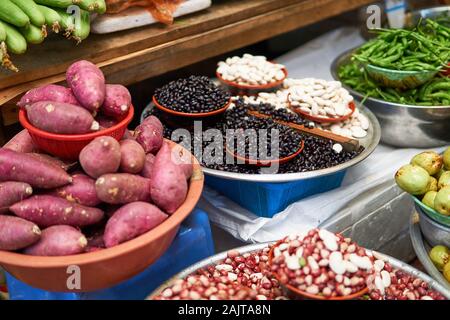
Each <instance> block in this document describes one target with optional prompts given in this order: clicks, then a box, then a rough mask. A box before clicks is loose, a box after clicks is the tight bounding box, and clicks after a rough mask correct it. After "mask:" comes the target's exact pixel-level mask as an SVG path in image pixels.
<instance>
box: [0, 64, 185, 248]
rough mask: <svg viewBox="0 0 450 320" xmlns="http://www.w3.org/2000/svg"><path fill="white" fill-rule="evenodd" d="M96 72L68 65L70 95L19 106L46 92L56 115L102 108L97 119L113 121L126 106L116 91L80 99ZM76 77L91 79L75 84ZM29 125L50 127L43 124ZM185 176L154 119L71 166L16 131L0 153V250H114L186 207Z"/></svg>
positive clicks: (181, 155)
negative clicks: (180, 208)
mask: <svg viewBox="0 0 450 320" xmlns="http://www.w3.org/2000/svg"><path fill="white" fill-rule="evenodd" d="M98 71H99V70H98V69H94V68H92V69H91V67H90V65H89V64H86V63H85V62H80V63H78V64H77V63H75V64H74V66H72V67H71V68H69V70H68V71H67V80H68V83H69V85H70V86H71V90H70V89H65V92H66V93H67V92H70V94H73V96H72V97H69V95H61V94H60V93H57V92H56V91H51V90H50V91H45V90H44V91H43V92H40V93H39V92H32V93H30V92H29V93H27V94H26V95H25V96H24V98H22V100H21V103H20V104H21V107H25V108H28V107H29V106H34V107H35V108H38V107H37V106H39V107H40V104H41V103H42V101H39V100H40V98H42V96H45V95H47V94H50V93H49V92H52V93H51V97H49V96H46V99H47V98H51V99H54V100H59V102H58V103H59V104H56V103H54V101H53V102H52V103H51V104H53V105H55V106H56V105H58V106H63V107H62V108H63V109H61V110H63V111H62V113H61V114H59V116H61V115H62V114H63V113H64V112H65V111H67V110H66V109H64V108H65V106H67V105H70V106H71V107H73V106H74V107H76V108H79V109H82V110H83V111H86V112H87V114H89V115H91V114H92V112H96V111H98V110H108V111H104V112H102V113H103V116H105V115H108V116H110V117H115V119H118V118H120V117H121V116H123V112H125V111H124V109H125V108H124V107H122V106H123V104H122V102H123V101H125V100H128V97H125V96H123V95H122V94H121V93H120V90H116V89H115V88H112V89H111V90H110V91H108V90H106V92H105V94H104V95H101V94H98V92H96V93H95V94H94V92H93V91H89V92H91V93H92V94H88V97H87V96H86V97H84V96H83V99H82V98H81V96H80V95H82V92H86V88H87V87H89V88H93V87H95V86H96V85H98V84H100V83H104V77H103V75H102V74H101V72H100V73H99V72H98ZM82 73H84V74H87V73H88V74H89V76H90V80H89V81H88V80H85V81H83V80H80V78H79V76H80V75H81V74H82ZM83 87H84V88H85V89H82V88H83ZM58 90H59V89H58ZM44 92H45V93H44ZM61 92H62V91H61ZM63 96H64V98H63ZM118 101H119V102H118ZM121 101H122V102H121ZM75 102H76V103H78V102H79V103H78V106H76V105H75V104H74V103H75ZM42 108H43V109H44V110H45V109H46V108H48V105H47V106H44V107H42ZM29 110H31V109H27V111H29ZM41 111H42V110H41ZM52 112H53V111H52ZM58 112H59V111H58ZM30 121H31V120H30ZM36 123H40V124H42V123H46V126H47V127H48V126H51V121H50V120H48V119H42V120H39V121H37V122H36ZM57 126H59V127H63V125H62V124H60V123H59V124H57ZM54 127H56V124H55V126H54ZM191 175H192V163H191V158H190V154H188V156H187V155H186V154H185V150H184V149H180V148H172V147H171V145H170V144H169V143H167V142H164V139H163V126H162V124H161V122H160V121H159V120H158V119H157V118H156V117H153V116H152V117H149V118H147V119H146V120H145V122H143V123H142V124H141V125H139V126H138V127H137V128H136V130H135V131H134V132H133V134H131V133H130V132H129V133H128V134H126V135H125V136H124V137H123V138H122V139H121V140H120V141H117V140H115V139H114V138H112V137H109V136H100V137H98V138H96V139H94V140H93V141H91V142H90V143H89V144H88V145H87V146H86V147H85V148H84V149H83V150H82V151H81V153H80V155H79V161H78V162H75V163H67V162H65V161H63V160H61V159H57V158H54V157H52V156H50V155H47V154H43V153H41V152H40V151H39V150H38V148H37V147H36V146H35V145H34V144H33V140H32V139H31V137H30V135H29V134H28V132H27V131H26V130H23V131H21V132H20V133H18V134H17V135H16V136H15V137H13V138H12V139H11V141H9V142H8V143H7V144H6V145H4V146H3V147H2V148H1V149H0V250H7V251H17V252H21V253H24V254H29V255H39V256H63V255H72V254H79V253H84V252H93V251H98V250H102V249H105V248H109V247H113V246H116V245H118V244H120V243H123V242H125V241H128V240H131V239H133V238H136V237H138V236H140V235H142V234H144V233H146V232H148V231H150V230H152V229H153V228H155V227H156V226H158V225H159V224H161V223H162V222H163V221H164V220H166V219H167V218H168V217H169V216H170V215H171V214H173V213H174V212H175V211H176V210H177V209H178V208H179V207H180V206H181V205H182V204H183V202H184V201H185V198H186V195H187V192H188V180H189V179H190V177H191Z"/></svg>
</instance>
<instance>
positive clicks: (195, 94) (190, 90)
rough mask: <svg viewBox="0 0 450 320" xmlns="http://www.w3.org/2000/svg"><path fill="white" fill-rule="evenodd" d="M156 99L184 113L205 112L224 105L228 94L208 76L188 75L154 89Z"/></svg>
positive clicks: (228, 97) (228, 98) (227, 99)
mask: <svg viewBox="0 0 450 320" xmlns="http://www.w3.org/2000/svg"><path fill="white" fill-rule="evenodd" d="M155 97H156V100H157V101H158V102H159V103H160V104H161V105H163V106H164V107H166V108H168V109H172V110H174V111H178V112H186V113H205V112H211V111H214V110H218V109H220V108H222V107H224V106H225V105H226V104H227V103H228V101H229V100H230V94H229V93H228V92H226V91H224V90H222V89H221V88H219V87H218V86H216V85H215V84H214V82H212V81H211V80H210V79H209V78H208V77H201V76H190V77H189V78H183V79H178V80H175V81H172V82H169V83H168V84H166V85H165V86H163V87H162V88H159V89H157V90H156V91H155Z"/></svg>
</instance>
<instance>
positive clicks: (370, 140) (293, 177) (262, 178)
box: [141, 104, 381, 183]
mask: <svg viewBox="0 0 450 320" xmlns="http://www.w3.org/2000/svg"><path fill="white" fill-rule="evenodd" d="M152 107H153V105H152V104H150V105H148V106H147V107H146V108H145V109H144V111H143V112H142V115H141V122H142V120H143V115H144V114H145V113H146V112H148V110H149V109H151V108H152ZM358 108H359V111H360V112H362V113H363V114H364V115H365V116H367V117H368V119H369V122H370V127H369V130H368V134H367V136H366V137H365V138H363V139H359V142H360V144H361V145H362V146H363V147H364V151H363V152H361V154H359V155H358V156H357V157H355V158H353V159H352V160H350V161H347V162H345V163H342V164H340V165H337V166H334V167H331V168H327V169H322V170H316V171H309V172H299V173H285V174H244V173H234V172H227V171H220V170H213V169H209V168H205V167H202V169H203V172H204V173H205V175H210V176H213V177H218V178H222V179H228V180H237V181H251V182H269V183H282V182H291V181H300V180H306V179H312V178H317V177H321V176H327V175H330V174H334V173H337V172H340V171H343V170H346V169H348V168H350V167H353V166H354V165H356V164H358V163H360V162H361V161H363V160H364V159H366V158H367V157H368V156H369V155H370V154H371V153H372V152H373V151H374V150H375V148H376V147H377V146H378V143H379V142H380V138H381V128H380V123H379V122H378V120H377V118H376V117H375V115H374V114H373V113H372V112H371V111H370V110H369V109H368V108H366V107H365V106H363V105H361V104H358Z"/></svg>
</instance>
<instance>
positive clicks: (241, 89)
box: [216, 69, 288, 96]
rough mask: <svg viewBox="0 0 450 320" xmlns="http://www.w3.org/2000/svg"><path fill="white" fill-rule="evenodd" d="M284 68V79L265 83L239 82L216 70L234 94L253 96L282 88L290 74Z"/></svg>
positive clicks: (220, 79)
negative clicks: (230, 79) (223, 76)
mask: <svg viewBox="0 0 450 320" xmlns="http://www.w3.org/2000/svg"><path fill="white" fill-rule="evenodd" d="M282 70H283V72H284V78H283V79H281V80H278V81H275V82H271V83H268V84H264V85H253V84H238V83H236V82H233V81H228V80H225V79H224V78H222V75H221V74H220V73H218V72H216V77H217V79H219V81H220V82H221V83H222V84H223V85H224V86H225V87H226V88H227V89H228V91H230V92H231V93H232V94H235V95H241V96H242V95H247V96H253V95H257V94H258V93H260V92H271V91H275V90H278V89H279V88H281V85H282V84H283V82H284V80H285V79H286V78H287V76H288V71H287V70H286V69H282Z"/></svg>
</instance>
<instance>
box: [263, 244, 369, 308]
mask: <svg viewBox="0 0 450 320" xmlns="http://www.w3.org/2000/svg"><path fill="white" fill-rule="evenodd" d="M281 243H283V240H280V241H278V242H277V243H276V244H274V245H273V246H272V247H271V248H270V251H269V266H270V267H272V261H273V257H274V250H275V248H276V247H278V246H279V245H280V244H281ZM273 276H274V277H275V278H276V279H277V280H278V282H279V283H280V285H282V286H283V287H285V288H286V289H287V290H288V291H289V292H292V293H293V294H294V295H296V296H298V297H301V298H304V299H311V300H340V301H341V300H354V299H357V298H359V297H361V296H363V295H365V294H367V293H368V292H369V289H368V288H367V287H366V288H364V289H362V290H360V291H358V292H355V293H353V294H350V295H348V296H338V297H324V296H320V295H316V294H310V293H307V292H305V291H302V290H299V289H298V288H296V287H294V286H291V285H289V284H284V283H283V282H281V280H280V277H279V276H278V274H276V273H273Z"/></svg>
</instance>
